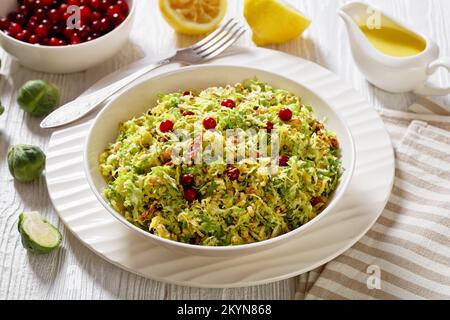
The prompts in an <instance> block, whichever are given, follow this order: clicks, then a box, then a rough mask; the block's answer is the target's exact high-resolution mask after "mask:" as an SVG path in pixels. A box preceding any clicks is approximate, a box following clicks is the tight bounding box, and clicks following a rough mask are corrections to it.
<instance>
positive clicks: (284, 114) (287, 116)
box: [278, 108, 292, 121]
mask: <svg viewBox="0 0 450 320" xmlns="http://www.w3.org/2000/svg"><path fill="white" fill-rule="evenodd" d="M278 116H279V117H280V119H281V120H283V121H289V120H291V119H292V111H291V109H288V108H284V109H281V110H280V112H279V113H278Z"/></svg>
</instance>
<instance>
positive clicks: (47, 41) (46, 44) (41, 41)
mask: <svg viewBox="0 0 450 320" xmlns="http://www.w3.org/2000/svg"><path fill="white" fill-rule="evenodd" d="M39 43H40V44H42V45H44V46H48V45H49V44H50V39H49V38H44V39H41V40H40V42H39Z"/></svg>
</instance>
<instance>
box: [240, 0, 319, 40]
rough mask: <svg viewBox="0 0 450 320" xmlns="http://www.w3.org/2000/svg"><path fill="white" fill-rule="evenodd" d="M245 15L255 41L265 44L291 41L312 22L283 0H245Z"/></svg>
mask: <svg viewBox="0 0 450 320" xmlns="http://www.w3.org/2000/svg"><path fill="white" fill-rule="evenodd" d="M244 16H245V19H246V20H247V23H248V24H249V26H250V28H252V31H253V42H254V43H255V44H257V45H260V46H263V45H268V44H277V43H283V42H287V41H290V40H292V39H295V38H297V37H298V36H300V35H301V34H302V33H303V32H304V31H305V30H306V29H307V28H308V27H309V25H310V24H311V20H310V19H308V18H307V17H306V16H304V15H303V14H302V13H301V12H299V11H298V10H296V9H295V8H293V7H291V6H290V5H288V4H286V3H284V2H283V1H281V0H245V3H244Z"/></svg>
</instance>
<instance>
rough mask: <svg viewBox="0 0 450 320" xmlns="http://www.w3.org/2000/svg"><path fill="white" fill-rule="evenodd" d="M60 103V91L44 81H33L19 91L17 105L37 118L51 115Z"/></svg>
mask: <svg viewBox="0 0 450 320" xmlns="http://www.w3.org/2000/svg"><path fill="white" fill-rule="evenodd" d="M58 101H59V89H58V88H57V87H56V86H55V85H54V84H53V83H50V82H47V81H44V80H31V81H28V82H27V83H25V84H24V85H23V86H22V88H20V90H19V94H18V96H17V103H18V104H19V105H20V107H21V108H22V109H23V110H24V111H25V112H28V113H30V114H31V115H32V116H35V117H42V116H45V115H47V114H49V113H50V112H51V111H52V110H53V109H55V107H56V105H57V104H58Z"/></svg>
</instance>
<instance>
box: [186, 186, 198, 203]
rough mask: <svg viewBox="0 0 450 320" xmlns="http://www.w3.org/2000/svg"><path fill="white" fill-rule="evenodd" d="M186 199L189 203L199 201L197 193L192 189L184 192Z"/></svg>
mask: <svg viewBox="0 0 450 320" xmlns="http://www.w3.org/2000/svg"><path fill="white" fill-rule="evenodd" d="M184 198H185V199H186V200H187V201H188V202H193V201H194V200H195V199H197V191H195V190H194V189H192V188H189V189H186V190H184Z"/></svg>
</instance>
